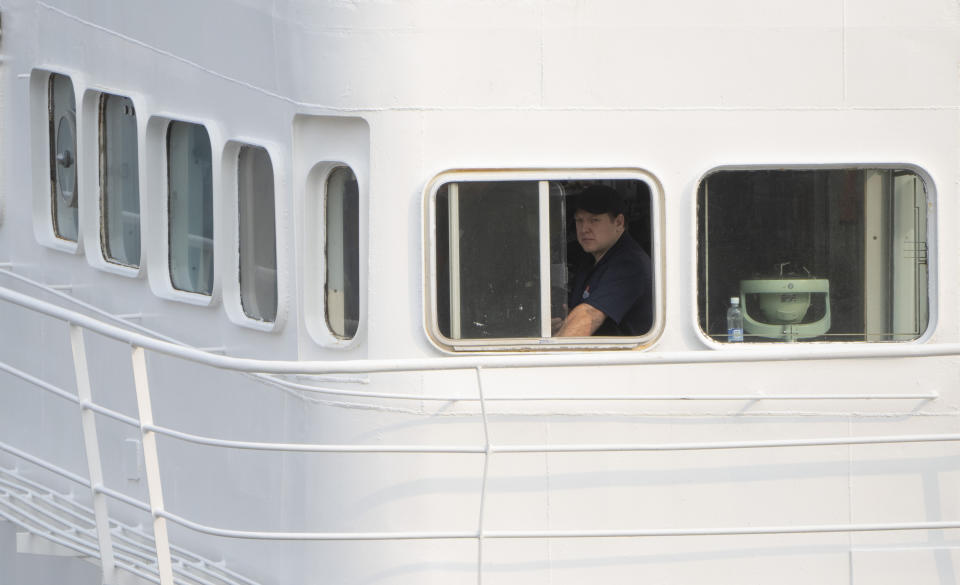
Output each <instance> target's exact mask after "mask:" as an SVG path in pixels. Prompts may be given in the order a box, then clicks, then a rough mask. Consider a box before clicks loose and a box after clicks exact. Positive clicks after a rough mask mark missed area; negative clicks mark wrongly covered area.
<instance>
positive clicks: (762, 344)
mask: <svg viewBox="0 0 960 585" xmlns="http://www.w3.org/2000/svg"><path fill="white" fill-rule="evenodd" d="M844 170H852V171H865V170H905V171H910V172H912V173H914V174H915V175H916V176H917V177H918V178H919V179H920V180H921V181H922V182H923V186H924V191H925V193H926V209H927V217H926V219H927V224H926V232H927V240H926V243H927V283H926V284H927V286H926V291H927V325H926V329H925V330H924V331H923V332H922V333H921V334H920V335H919V336H917V337H916V338H914V339H907V340H889V341H888V340H883V341H866V340H863V341H802V342H800V341H798V342H796V343H785V342H783V341H777V340H769V341H766V340H764V341H750V342H744V343H728V342H722V341H718V340H715V339H713V338H712V337H711V336H710V335H709V334H708V333H707V332H706V331H704V330H703V329H702V328H701V327H700V318H701V315H700V306H699V301H698V298H699V294H700V284H701V283H700V246H701V242H700V241H699V237H700V236H699V234H700V228H701V220H700V213H699V206H700V201H699V193H700V187H701V185H702V184H703V182H704V181H705V180H706V179H707V178H708V177H710V176H711V175H713V174H714V173H717V172H725V171H758V172H762V171H844ZM937 205H938V203H937V186H936V183H935V182H934V180H933V176H932V175H931V174H930V173H928V172H927V171H926V170H925V169H924V168H923V167H921V166H920V165H918V164H915V163H891V162H878V163H865V162H856V163H826V164H816V163H786V162H785V163H782V164H726V165H718V166H714V167H711V168H709V169H707V170H706V171H705V172H703V173H702V174H701V175H700V177H699V178H698V179H697V181H696V183H695V184H694V187H693V196H692V200H691V206H692V215H693V220H694V231H693V239H694V240H695V241H694V246H693V251H692V256H693V258H692V275H693V291H692V308H693V311H692V316H693V319H692V321H691V328H692V330H693V332H694V333H695V335H696V337H697V338H698V339H699V340H700V341H701V342H702V343H703V344H704V345H705V346H706V347H708V348H710V349H715V350H720V351H769V350H770V349H771V348H788V350H793V351H797V350H798V349H800V348H802V347H803V346H815V345H824V344H826V345H830V346H844V345H847V346H849V345H853V346H883V345H890V344H922V343H925V342H927V341H928V340H929V339H930V337H932V336H933V334H934V332H935V330H936V328H937V323H938V298H937V295H936V291H937V290H938V270H937V265H938V254H937V245H936V242H937V238H938V232H937V214H936V208H937ZM801 351H802V350H801Z"/></svg>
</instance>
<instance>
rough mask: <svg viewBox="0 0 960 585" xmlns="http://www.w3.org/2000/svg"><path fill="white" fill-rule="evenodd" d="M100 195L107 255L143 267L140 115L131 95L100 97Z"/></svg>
mask: <svg viewBox="0 0 960 585" xmlns="http://www.w3.org/2000/svg"><path fill="white" fill-rule="evenodd" d="M100 197H101V199H100V212H101V214H102V217H101V221H100V226H101V227H100V229H101V238H100V245H101V247H102V248H103V256H104V258H106V259H107V260H108V261H110V262H113V263H115V264H122V265H124V266H132V267H138V266H140V172H139V164H138V161H137V114H136V112H135V111H134V109H133V102H132V101H130V98H126V97H121V96H117V95H109V94H103V95H102V96H100Z"/></svg>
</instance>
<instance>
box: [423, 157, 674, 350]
mask: <svg viewBox="0 0 960 585" xmlns="http://www.w3.org/2000/svg"><path fill="white" fill-rule="evenodd" d="M613 179H616V180H636V181H642V182H643V183H645V184H646V185H647V186H648V188H649V189H650V207H651V208H650V223H651V225H650V238H651V247H650V259H651V261H652V264H653V271H652V279H653V283H652V284H653V323H652V325H651V327H650V330H649V331H648V332H647V333H645V334H644V335H641V336H638V337H622V338H620V337H597V338H593V337H570V338H558V337H539V338H489V339H451V338H449V337H446V336H445V335H443V334H442V333H441V332H440V327H439V322H438V310H437V284H438V281H437V270H436V262H437V242H436V227H437V212H436V198H437V193H438V191H439V190H440V188H441V187H442V186H443V185H445V184H448V183H454V182H460V183H462V182H485V181H491V182H497V181H499V182H510V181H547V182H549V181H563V180H583V181H590V180H594V181H599V180H613ZM541 191H542V190H541ZM423 206H424V209H423V213H424V218H425V220H424V232H423V262H424V270H423V274H424V281H423V290H424V311H423V314H424V323H423V327H424V331H425V333H426V335H427V337H428V338H429V339H430V341H431V342H432V343H433V344H434V345H435V346H437V347H438V348H440V349H442V350H444V351H446V352H450V353H462V352H478V351H530V350H539V351H557V350H643V349H646V348H648V347H650V346H652V345H653V343H654V342H655V341H656V340H657V339H658V338H659V337H660V334H661V332H662V330H663V322H664V311H665V301H664V294H663V291H664V279H663V266H664V261H663V258H664V251H663V248H664V240H663V234H664V229H663V225H664V224H663V222H664V220H663V216H664V214H663V187H662V185H661V183H660V181H659V180H658V179H657V178H656V176H655V175H653V174H652V173H650V172H648V171H646V170H643V169H640V168H606V169H603V168H600V169H598V168H579V169H577V168H571V169H536V168H533V169H475V170H449V171H444V172H442V173H439V174H437V175H436V176H434V177H433V178H432V179H431V180H430V181H428V182H427V185H426V187H425V188H424V191H423ZM541 225H543V224H541ZM545 233H548V232H547V231H545V230H541V232H540V245H541V247H540V255H541V258H543V256H544V254H549V248H548V249H547V251H546V252H544V249H543V245H544V234H545ZM544 269H545V268H544V266H543V264H542V262H541V267H540V272H541V274H543V272H544ZM541 282H544V281H543V280H542V279H541ZM546 282H549V278H548V279H547V280H546ZM547 286H548V287H549V285H547ZM547 293H548V291H547ZM544 294H545V293H544V291H543V286H542V285H541V299H543V298H544V296H543V295H544ZM541 310H542V309H541ZM548 321H549V320H548Z"/></svg>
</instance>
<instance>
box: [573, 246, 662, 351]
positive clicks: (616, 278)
mask: <svg viewBox="0 0 960 585" xmlns="http://www.w3.org/2000/svg"><path fill="white" fill-rule="evenodd" d="M651 279H652V277H651V271H650V256H648V255H647V253H646V252H645V251H644V250H643V248H641V247H640V244H638V243H637V242H636V241H635V240H634V239H633V238H631V237H630V234H627V233H624V234H623V235H622V236H620V239H619V240H617V243H615V244H614V245H613V246H611V247H610V249H609V250H607V253H606V254H604V255H603V257H602V258H600V261H599V262H597V263H594V260H593V255H592V254H588V255H587V258H586V259H585V261H584V264H582V265H581V266H580V267H579V268H578V270H577V273H576V275H574V278H573V286H572V287H571V288H570V294H569V296H568V298H567V306H568V307H570V309H571V310H573V308H574V307H576V306H577V305H579V304H580V303H587V304H588V305H590V306H591V307H593V308H595V309H598V310H600V311H602V312H603V314H604V315H606V316H607V318H606V319H604V321H603V323H602V324H601V325H600V328H599V329H597V330H596V331H595V332H594V335H618V336H630V337H635V336H638V335H643V334H644V333H646V332H647V331H649V330H650V327H651V326H652V325H653V287H652V282H651Z"/></svg>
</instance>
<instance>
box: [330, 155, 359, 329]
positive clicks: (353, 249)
mask: <svg viewBox="0 0 960 585" xmlns="http://www.w3.org/2000/svg"><path fill="white" fill-rule="evenodd" d="M324 193H325V197H324V205H325V210H324V217H325V219H326V221H325V224H326V267H327V270H326V279H325V283H326V284H325V286H324V297H325V299H326V311H325V314H326V320H327V326H328V327H329V328H330V331H331V332H332V333H333V334H334V335H335V336H336V337H338V338H340V339H353V337H354V336H355V335H356V334H357V328H358V327H359V324H360V207H359V206H360V198H359V193H360V192H359V188H358V186H357V177H356V175H354V173H353V171H352V170H351V169H350V168H349V167H345V166H338V167H335V168H334V169H333V170H332V171H330V174H329V175H327V181H326V185H325V189H324Z"/></svg>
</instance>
